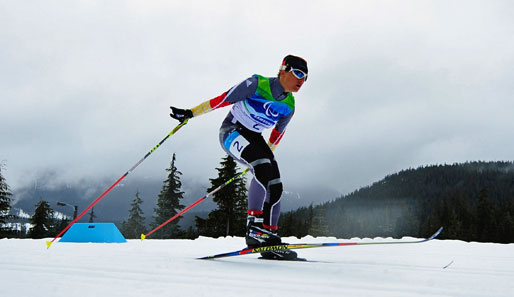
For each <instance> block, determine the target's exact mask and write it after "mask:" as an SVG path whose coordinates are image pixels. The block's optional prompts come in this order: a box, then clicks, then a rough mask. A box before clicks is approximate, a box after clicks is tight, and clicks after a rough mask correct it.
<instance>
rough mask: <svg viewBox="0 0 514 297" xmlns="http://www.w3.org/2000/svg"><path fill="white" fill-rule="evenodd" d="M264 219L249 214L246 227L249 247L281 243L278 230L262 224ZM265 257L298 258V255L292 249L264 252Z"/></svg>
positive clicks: (276, 258) (275, 258) (271, 258)
mask: <svg viewBox="0 0 514 297" xmlns="http://www.w3.org/2000/svg"><path fill="white" fill-rule="evenodd" d="M262 222H263V219H262V217H259V216H248V221H247V228H246V245H247V246H248V247H249V248H256V247H263V246H272V245H281V244H285V243H282V240H281V239H280V236H278V234H277V232H276V230H270V229H268V228H265V227H264V226H263V225H262ZM261 256H262V258H263V259H268V260H297V259H298V255H297V254H296V252H294V251H292V250H290V249H283V250H276V251H268V252H262V253H261Z"/></svg>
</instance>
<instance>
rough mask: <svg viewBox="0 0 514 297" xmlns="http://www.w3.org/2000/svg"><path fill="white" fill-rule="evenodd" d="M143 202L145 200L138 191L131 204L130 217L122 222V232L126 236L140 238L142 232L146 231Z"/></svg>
mask: <svg viewBox="0 0 514 297" xmlns="http://www.w3.org/2000/svg"><path fill="white" fill-rule="evenodd" d="M142 203H143V200H142V199H141V197H139V191H137V192H136V198H134V200H132V203H131V204H130V206H131V208H130V210H129V217H128V219H127V221H124V222H123V224H122V228H121V232H122V233H123V235H124V236H125V238H129V239H136V238H140V236H141V234H144V233H146V228H145V217H144V216H143V211H142V210H141V204H142Z"/></svg>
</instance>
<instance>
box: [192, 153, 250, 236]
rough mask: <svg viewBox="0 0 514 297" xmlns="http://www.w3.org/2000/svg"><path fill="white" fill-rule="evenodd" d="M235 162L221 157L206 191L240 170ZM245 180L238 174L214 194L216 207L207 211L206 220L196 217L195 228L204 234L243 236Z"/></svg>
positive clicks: (244, 228) (245, 203)
mask: <svg viewBox="0 0 514 297" xmlns="http://www.w3.org/2000/svg"><path fill="white" fill-rule="evenodd" d="M237 169H238V168H237V164H236V162H235V161H234V159H233V158H232V157H230V156H228V155H227V156H226V157H225V158H223V159H222V162H221V167H220V168H216V170H217V171H218V177H217V178H214V179H210V182H211V185H212V186H211V187H210V188H209V189H207V191H208V192H210V191H212V190H214V189H216V188H217V187H218V186H219V185H222V184H224V183H225V182H226V181H227V180H230V179H231V178H233V177H234V176H236V175H238V174H239V173H240V172H238V171H237ZM246 193H247V190H246V180H245V179H244V177H242V176H240V177H238V178H236V179H235V180H234V181H233V182H231V183H230V184H228V185H226V186H225V187H224V188H223V189H221V190H219V191H218V192H216V193H215V194H214V197H213V201H214V202H216V203H217V204H218V208H217V209H215V210H213V211H212V212H211V213H209V216H208V217H207V219H206V220H201V219H199V218H197V220H196V222H197V228H198V230H199V233H200V234H201V235H204V236H212V237H219V236H244V235H245V233H246V213H247V199H246Z"/></svg>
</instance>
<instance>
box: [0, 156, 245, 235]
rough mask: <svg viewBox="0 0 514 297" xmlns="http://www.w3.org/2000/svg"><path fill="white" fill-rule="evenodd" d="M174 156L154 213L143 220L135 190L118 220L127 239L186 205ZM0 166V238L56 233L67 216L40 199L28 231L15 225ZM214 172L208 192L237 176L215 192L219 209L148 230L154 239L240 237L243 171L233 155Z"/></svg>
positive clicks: (214, 197)
mask: <svg viewBox="0 0 514 297" xmlns="http://www.w3.org/2000/svg"><path fill="white" fill-rule="evenodd" d="M175 162H176V155H175V154H173V155H172V159H171V163H170V167H169V168H167V169H166V171H167V173H168V174H167V178H166V179H165V180H164V181H163V185H162V189H161V191H160V193H159V195H158V197H157V203H156V207H155V208H154V216H153V217H152V220H151V222H150V223H149V224H147V222H146V218H145V214H144V213H143V211H142V209H141V205H142V203H143V199H142V197H141V195H140V193H139V192H136V193H135V198H134V199H133V200H132V201H131V203H130V209H129V211H128V217H127V219H126V220H124V221H123V222H122V223H121V224H119V226H118V227H119V229H120V231H121V233H122V234H123V235H124V236H125V238H128V239H136V238H140V237H141V234H146V233H147V232H148V231H149V230H153V229H154V228H156V227H158V226H160V225H161V224H163V223H164V222H166V221H167V220H168V219H170V218H171V217H173V216H175V215H176V214H177V213H178V212H180V211H181V210H182V209H184V205H182V204H181V202H182V200H183V199H184V197H183V196H184V192H183V191H182V190H181V187H182V183H181V181H180V176H181V175H182V173H181V172H180V171H179V170H178V168H177V167H176V165H175ZM1 169H2V166H0V238H4V237H18V238H24V237H29V238H44V237H53V236H56V235H57V234H58V233H59V232H60V231H62V230H63V229H64V228H66V226H67V225H68V224H69V223H70V221H69V219H68V218H67V217H64V218H61V219H59V218H55V215H54V210H53V209H52V208H51V207H50V204H49V203H48V202H47V201H45V200H43V199H41V200H40V201H39V202H38V203H37V205H36V209H35V211H34V214H33V215H32V216H31V218H30V221H29V226H30V227H29V228H28V230H23V229H21V230H19V229H16V228H13V226H12V223H11V224H9V223H10V222H13V221H16V219H19V218H16V217H15V216H14V215H11V214H9V213H10V210H11V202H12V193H11V192H10V189H9V186H8V185H7V182H6V181H5V179H4V177H3V175H2V172H1ZM216 170H217V171H218V176H217V177H216V178H212V179H210V182H211V187H210V188H209V189H207V191H209V192H210V191H212V190H214V189H215V188H217V187H218V186H220V185H222V184H224V183H225V182H226V181H227V180H229V179H232V178H234V177H235V176H238V177H237V178H235V179H234V180H233V181H232V182H231V183H230V184H228V185H226V186H225V187H223V189H221V190H219V191H218V192H216V193H215V194H214V195H213V197H212V199H213V201H214V202H216V203H217V205H218V208H217V209H215V210H213V211H212V212H210V213H209V215H208V217H207V218H205V219H203V218H200V217H196V218H195V224H196V228H193V227H189V228H187V230H184V229H182V228H181V227H180V220H181V218H182V217H181V216H180V217H178V218H176V219H175V220H173V221H171V222H169V223H168V224H166V225H164V226H163V227H161V228H160V229H158V230H157V231H156V232H155V233H153V234H152V238H155V239H171V238H190V239H193V238H197V237H198V236H200V235H201V236H209V237H219V236H244V235H245V232H246V204H247V202H246V201H247V200H246V182H245V179H244V178H243V177H242V176H239V174H240V173H241V171H240V170H239V168H238V167H237V164H236V162H235V161H234V159H232V157H230V156H228V155H227V156H226V157H225V158H223V159H222V161H221V166H220V167H219V168H216ZM94 217H95V216H94V210H93V209H92V211H91V213H90V219H89V222H93V218H94Z"/></svg>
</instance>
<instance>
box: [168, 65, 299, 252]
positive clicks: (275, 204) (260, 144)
mask: <svg viewBox="0 0 514 297" xmlns="http://www.w3.org/2000/svg"><path fill="white" fill-rule="evenodd" d="M307 75H308V69H307V62H306V61H305V60H304V59H303V58H301V57H298V56H293V55H288V56H286V57H285V58H284V59H283V60H282V65H281V66H280V69H279V73H278V75H277V77H263V76H261V75H257V74H256V75H253V76H251V77H249V78H247V79H245V80H244V81H243V82H241V83H239V84H237V85H235V86H234V87H232V88H231V89H229V90H228V91H226V92H224V93H223V94H221V95H220V96H217V97H215V98H213V99H210V100H208V101H205V102H203V103H201V104H199V105H198V106H195V107H193V108H191V109H180V108H176V107H173V106H172V107H170V108H171V110H172V113H171V114H170V116H171V117H173V118H174V119H177V120H179V121H181V122H182V121H184V120H185V119H189V118H192V117H197V116H199V115H202V114H205V113H208V112H210V111H213V110H215V109H218V108H221V107H224V106H228V105H232V109H231V110H230V112H229V113H228V115H227V117H226V118H225V120H224V121H223V123H222V125H221V128H220V133H219V138H220V143H221V146H222V148H223V149H224V150H225V151H226V152H227V153H228V154H229V155H230V156H232V158H234V160H236V161H238V162H240V163H242V164H243V165H245V166H248V167H249V168H250V170H251V171H252V173H253V178H252V181H251V183H250V188H249V192H248V219H247V231H246V244H247V245H248V247H249V248H255V247H262V246H270V245H278V244H282V241H281V238H280V236H278V234H277V231H278V226H277V224H278V219H279V216H280V197H281V195H282V189H283V186H282V182H281V180H280V172H279V169H278V164H277V161H276V160H275V157H274V155H273V150H274V149H275V147H276V146H277V145H278V143H279V142H280V140H281V139H282V136H283V135H284V132H285V130H286V126H287V124H288V123H289V121H290V120H291V118H292V116H293V114H294V111H295V101H294V97H293V95H292V93H295V92H298V91H299V90H300V88H301V87H302V85H303V84H304V83H305V81H306V80H307ZM271 128H272V129H273V130H272V132H271V135H270V138H269V141H268V142H266V141H265V140H264V138H263V136H262V134H261V133H262V131H263V130H264V129H271ZM261 255H262V257H263V258H266V259H280V260H294V259H296V258H297V254H296V252H294V251H292V250H289V249H286V250H277V251H267V252H263V253H261Z"/></svg>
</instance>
